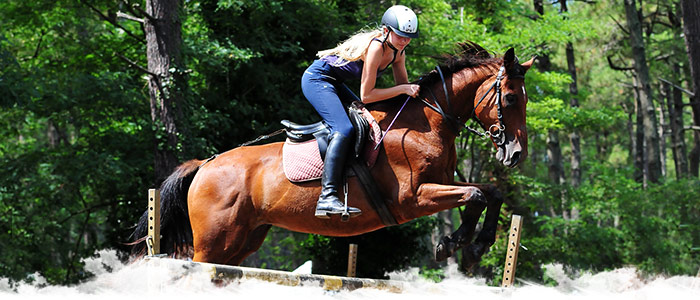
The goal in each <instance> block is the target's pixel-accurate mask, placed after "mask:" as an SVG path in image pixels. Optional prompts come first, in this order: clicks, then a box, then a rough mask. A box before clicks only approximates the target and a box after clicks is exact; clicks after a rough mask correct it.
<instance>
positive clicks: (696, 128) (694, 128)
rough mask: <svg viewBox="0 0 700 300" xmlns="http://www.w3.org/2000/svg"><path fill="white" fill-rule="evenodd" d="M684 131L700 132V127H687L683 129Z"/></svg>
mask: <svg viewBox="0 0 700 300" xmlns="http://www.w3.org/2000/svg"><path fill="white" fill-rule="evenodd" d="M683 130H697V131H700V126H695V125H693V126H685V127H683Z"/></svg>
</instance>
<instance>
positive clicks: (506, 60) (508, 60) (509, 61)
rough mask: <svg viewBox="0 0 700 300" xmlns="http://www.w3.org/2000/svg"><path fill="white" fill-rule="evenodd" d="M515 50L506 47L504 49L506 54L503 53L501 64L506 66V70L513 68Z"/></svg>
mask: <svg viewBox="0 0 700 300" xmlns="http://www.w3.org/2000/svg"><path fill="white" fill-rule="evenodd" d="M515 60H516V58H515V50H513V48H510V49H508V51H506V54H505V55H503V65H504V66H505V67H506V70H510V69H512V68H513V66H514V65H515Z"/></svg>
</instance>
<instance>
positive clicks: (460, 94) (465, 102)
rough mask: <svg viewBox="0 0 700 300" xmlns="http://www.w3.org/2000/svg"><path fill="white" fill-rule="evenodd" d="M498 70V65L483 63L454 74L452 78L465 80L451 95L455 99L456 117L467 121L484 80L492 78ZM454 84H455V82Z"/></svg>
mask: <svg viewBox="0 0 700 300" xmlns="http://www.w3.org/2000/svg"><path fill="white" fill-rule="evenodd" d="M496 72H497V67H496V66H494V65H490V64H487V65H483V66H479V67H476V68H469V69H464V70H461V71H459V72H456V73H455V74H453V76H452V80H453V82H454V80H456V79H459V80H460V81H462V82H464V83H463V84H461V85H458V87H459V86H461V88H458V89H456V90H454V92H453V95H450V97H451V98H452V99H454V100H452V101H454V102H455V103H456V104H455V112H454V114H455V117H459V118H460V119H461V120H464V121H466V120H467V119H469V118H471V117H472V116H471V112H472V110H473V109H474V105H476V103H475V101H477V100H478V99H476V96H477V93H478V91H479V87H481V86H482V85H483V84H484V82H486V81H487V80H489V79H491V78H492V77H493V75H494V74H495V73H496ZM453 86H455V84H454V83H453Z"/></svg>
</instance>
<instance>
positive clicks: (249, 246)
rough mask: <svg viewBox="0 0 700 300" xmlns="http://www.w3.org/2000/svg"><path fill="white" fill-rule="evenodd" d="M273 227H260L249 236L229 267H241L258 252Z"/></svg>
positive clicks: (266, 225)
mask: <svg viewBox="0 0 700 300" xmlns="http://www.w3.org/2000/svg"><path fill="white" fill-rule="evenodd" d="M270 227H272V225H269V224H265V225H260V226H258V227H257V228H255V229H254V230H253V231H251V232H250V233H249V234H248V237H247V239H246V240H245V242H244V243H243V248H242V249H241V250H240V251H239V252H238V253H237V254H235V255H234V256H233V257H232V258H231V259H230V260H229V261H228V263H227V264H228V265H234V266H237V265H240V264H241V262H243V260H244V259H245V258H246V257H248V256H249V255H251V254H253V252H255V251H258V249H259V248H260V246H262V243H263V242H264V241H265V237H266V236H267V232H268V231H270Z"/></svg>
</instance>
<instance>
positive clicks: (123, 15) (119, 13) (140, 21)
mask: <svg viewBox="0 0 700 300" xmlns="http://www.w3.org/2000/svg"><path fill="white" fill-rule="evenodd" d="M117 18H122V19H127V20H131V21H136V22H139V23H143V22H144V21H143V19H140V18H137V17H134V16H131V15H127V14H125V13H123V12H121V11H118V12H117Z"/></svg>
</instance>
